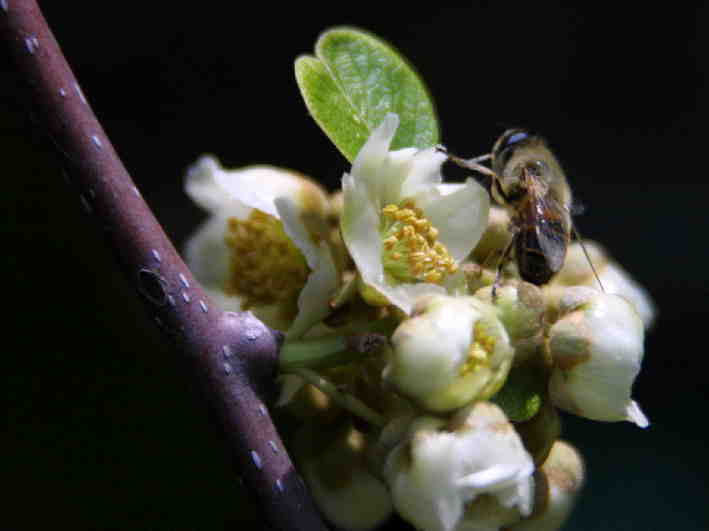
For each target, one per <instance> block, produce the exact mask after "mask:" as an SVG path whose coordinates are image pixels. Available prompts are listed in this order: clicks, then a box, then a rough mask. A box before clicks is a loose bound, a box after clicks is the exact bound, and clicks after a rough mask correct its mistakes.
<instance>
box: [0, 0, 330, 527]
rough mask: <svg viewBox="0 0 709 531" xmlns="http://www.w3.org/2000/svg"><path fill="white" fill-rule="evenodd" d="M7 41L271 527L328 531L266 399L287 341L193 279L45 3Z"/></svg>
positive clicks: (24, 1)
mask: <svg viewBox="0 0 709 531" xmlns="http://www.w3.org/2000/svg"><path fill="white" fill-rule="evenodd" d="M0 38H1V39H2V41H4V43H5V45H6V46H7V47H8V48H9V50H10V52H11V55H12V56H13V58H14V60H15V63H16V64H17V68H18V73H19V75H20V76H22V78H23V79H24V80H25V81H26V82H27V87H28V90H27V93H28V97H29V98H31V101H32V103H33V107H34V109H35V110H36V111H37V118H38V123H39V125H40V127H42V128H43V131H44V132H46V133H47V134H48V135H49V136H50V138H51V139H52V141H53V142H54V144H55V145H56V148H57V151H58V152H59V153H60V155H61V156H62V157H63V161H64V163H65V164H66V169H67V173H68V175H69V176H70V177H71V178H72V179H73V183H74V185H75V186H76V188H77V189H78V192H79V193H80V194H81V197H82V202H83V203H85V204H86V205H87V206H88V208H87V210H89V211H90V212H91V215H92V216H93V222H94V223H95V224H96V225H97V226H99V227H100V228H102V229H103V232H104V235H105V237H106V239H107V241H108V243H109V245H111V247H112V248H113V249H114V251H115V254H116V257H117V260H118V262H119V264H120V266H121V267H122V269H123V270H124V272H125V273H126V275H127V277H128V280H129V282H131V284H132V285H133V286H134V287H135V288H136V291H137V292H138V294H139V295H140V297H141V298H142V300H143V301H144V302H145V305H146V307H147V309H148V311H149V312H150V315H151V316H152V317H153V318H154V320H155V322H156V323H157V324H158V326H159V327H160V328H161V330H162V331H163V333H164V335H165V337H166V339H167V338H170V339H171V340H174V341H175V342H176V343H177V345H178V346H180V347H181V350H182V352H183V353H184V354H185V357H186V358H187V360H188V362H189V363H191V364H192V366H193V370H192V371H190V373H191V374H194V376H195V378H196V379H197V381H198V384H199V387H200V388H201V389H202V390H203V392H204V394H205V395H206V397H207V398H208V400H209V402H210V404H211V406H212V407H213V408H214V410H215V411H216V413H217V418H218V419H219V421H220V424H221V425H220V428H221V429H222V430H223V432H224V433H225V434H226V438H227V444H228V446H229V451H230V453H231V454H233V456H234V457H235V463H236V465H237V473H238V474H239V475H241V476H242V477H243V479H244V481H245V483H246V485H247V487H248V490H250V491H251V492H252V493H253V494H254V495H255V496H256V498H257V499H258V502H259V504H260V506H261V508H262V509H263V516H264V520H265V522H266V523H267V524H269V525H270V527H272V528H274V529H278V530H284V531H285V530H295V529H299V530H324V529H325V526H324V524H323V523H322V520H321V519H320V517H319V514H318V512H317V510H316V509H315V506H314V504H313V503H312V500H311V498H310V496H309V494H308V492H307V490H306V489H305V486H304V484H303V482H302V480H301V479H300V478H299V477H298V475H297V473H296V472H295V470H294V468H293V465H292V463H291V461H290V459H289V457H288V455H287V454H286V452H285V450H284V449H283V445H282V443H281V441H280V438H279V436H278V433H277V432H276V430H275V428H274V426H273V424H272V422H271V419H270V417H269V415H268V412H267V409H266V407H265V403H264V399H263V397H264V396H265V393H266V392H268V391H272V386H273V381H274V376H275V373H276V368H277V357H278V341H279V337H278V336H277V335H276V334H274V333H273V332H272V331H271V330H270V329H268V328H267V327H266V326H264V325H263V323H261V322H260V321H258V320H256V319H254V318H253V317H252V316H251V315H250V314H236V313H230V312H226V313H225V312H222V311H221V310H219V309H218V308H217V307H216V305H214V304H213V303H212V301H211V300H210V299H209V297H208V296H207V295H206V293H205V292H204V291H203V290H202V287H201V286H200V285H199V284H198V283H197V281H196V280H195V279H194V278H193V277H192V274H191V273H190V271H189V270H188V269H187V267H186V266H185V264H184V263H183V261H182V260H181V259H180V257H179V256H178V254H177V252H176V251H175V248H174V247H173V246H172V244H171V243H170V241H169V240H168V239H167V237H166V235H165V233H164V231H163V230H162V227H161V226H160V225H159V224H158V222H157V220H156V219H155V217H154V216H153V214H152V213H151V211H150V209H149V208H148V206H147V204H146V203H145V202H144V201H143V198H142V197H141V195H140V192H139V191H138V189H137V188H136V187H135V185H134V183H133V181H132V180H131V178H130V176H129V175H128V173H127V171H126V169H125V167H124V166H123V164H122V162H121V161H120V160H119V158H118V156H117V155H116V152H115V151H114V149H113V146H112V144H111V142H110V140H109V139H108V137H107V136H106V133H105V132H104V130H103V128H102V127H101V125H100V124H99V122H98V120H97V119H96V116H95V115H94V113H93V111H92V110H91V106H90V105H89V103H88V101H87V99H86V96H85V95H84V94H83V92H82V90H81V88H80V86H79V84H78V82H77V80H76V78H75V77H74V75H73V73H72V72H71V70H70V68H69V66H68V64H67V62H66V60H65V58H64V56H63V55H62V53H61V50H60V49H59V46H58V44H57V42H56V40H55V39H54V36H53V35H52V32H51V30H50V29H49V28H48V26H47V24H46V21H45V20H44V17H43V16H42V13H41V11H40V9H39V7H38V5H37V3H36V1H34V0H2V1H1V2H0ZM127 38H128V37H127ZM67 385H68V384H67ZM175 466H179V463H176V464H175Z"/></svg>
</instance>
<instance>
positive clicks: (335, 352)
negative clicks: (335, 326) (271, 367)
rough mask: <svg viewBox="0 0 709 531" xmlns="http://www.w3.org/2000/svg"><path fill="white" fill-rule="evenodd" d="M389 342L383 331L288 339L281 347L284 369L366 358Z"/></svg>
mask: <svg viewBox="0 0 709 531" xmlns="http://www.w3.org/2000/svg"><path fill="white" fill-rule="evenodd" d="M385 343H386V337H385V336H383V335H381V334H359V335H355V336H328V337H322V338H317V339H308V340H302V341H287V342H286V343H284V344H283V346H282V347H281V356H280V359H279V366H280V369H281V370H282V371H286V372H288V371H292V370H293V369H298V368H310V369H316V368H317V369H323V368H327V367H335V366H338V365H344V364H346V363H349V362H352V361H356V360H359V359H362V358H364V357H366V356H369V355H371V354H373V353H374V352H376V351H377V350H379V348H381V347H382V346H383V345H384V344H385Z"/></svg>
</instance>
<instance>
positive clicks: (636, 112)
mask: <svg viewBox="0 0 709 531" xmlns="http://www.w3.org/2000/svg"><path fill="white" fill-rule="evenodd" d="M12 1H13V0H10V3H12ZM43 4H44V8H45V13H46V15H47V18H48V19H49V22H50V24H51V26H52V27H53V29H54V31H55V34H56V36H57V38H58V40H59V41H60V43H61V44H62V45H63V47H64V52H65V54H66V56H67V57H68V59H69V62H70V63H71V64H72V66H73V67H74V69H75V71H76V74H77V76H78V78H79V80H80V82H81V83H82V85H83V88H84V92H85V93H86V94H87V95H88V98H89V100H90V102H91V104H92V105H93V107H94V109H95V111H96V113H97V114H98V116H99V118H100V119H101V120H102V122H103V125H104V127H105V128H106V131H107V133H108V135H109V136H110V138H111V139H112V141H113V143H114V145H115V146H116V148H117V150H118V152H119V154H120V155H121V156H122V157H123V160H124V162H125V164H126V166H127V167H128V169H129V171H130V172H131V173H132V175H133V177H134V178H135V180H136V181H137V183H138V186H139V188H140V189H141V191H142V192H143V195H144V197H145V198H146V200H147V201H148V203H149V204H150V205H151V207H152V208H153V210H154V212H155V213H156V215H157V217H158V219H159V220H160V221H161V222H162V223H163V225H164V226H165V227H166V229H167V231H168V233H169V234H170V236H171V237H172V238H173V239H174V241H175V242H176V243H178V244H181V243H182V242H183V241H184V239H185V238H186V236H187V235H188V234H189V232H190V231H191V230H192V229H193V228H194V227H195V226H196V224H197V223H198V221H199V220H200V219H201V214H200V212H199V211H198V210H197V209H196V207H194V206H193V205H192V204H191V203H190V201H189V200H188V199H187V198H186V196H185V195H184V193H183V191H182V176H183V173H184V169H185V167H186V166H187V165H188V164H190V163H191V162H192V161H194V160H195V159H196V157H197V156H199V155H200V154H201V153H204V152H211V153H214V154H216V155H218V156H219V157H220V158H221V159H222V160H223V161H224V162H225V163H226V164H227V165H243V164H247V163H253V162H269V163H274V164H279V165H283V166H287V167H291V168H294V169H298V170H300V171H302V172H304V173H307V174H310V175H312V176H313V177H315V178H317V179H319V180H321V181H322V182H323V183H325V184H326V185H327V186H329V187H330V188H333V187H335V186H337V184H338V182H339V178H340V177H341V175H342V173H343V171H345V170H346V169H347V168H348V165H347V163H346V161H345V160H344V159H343V158H342V157H341V156H340V155H339V153H338V152H337V151H336V149H335V148H334V147H333V146H331V144H330V143H329V141H328V140H327V139H326V138H325V136H324V135H323V134H322V133H321V132H320V130H319V129H318V127H317V126H316V125H315V123H314V122H313V121H312V120H311V119H310V118H309V117H308V113H307V111H306V109H305V106H304V104H303V102H302V100H301V98H300V95H299V93H298V90H297V87H296V84H295V81H294V76H293V67H292V64H293V60H294V59H295V57H296V56H297V55H298V54H301V53H309V52H311V50H312V48H313V45H314V43H315V40H316V38H317V35H318V33H319V32H320V31H322V30H323V29H325V28H327V27H330V26H333V25H340V24H350V25H357V26H360V27H363V28H366V29H368V30H370V31H372V32H374V33H375V34H378V35H379V36H381V37H382V38H384V39H386V40H388V41H389V42H391V43H392V44H394V45H395V46H396V47H397V48H399V50H400V51H401V52H402V53H403V54H404V56H405V57H407V58H408V59H409V60H410V61H411V63H412V64H414V65H415V66H416V68H417V69H418V70H419V72H420V74H421V75H422V77H423V78H424V79H425V81H426V82H427V84H428V85H429V87H430V90H431V92H432V96H433V98H434V100H435V102H436V104H437V108H438V113H439V116H440V122H441V125H442V137H443V141H444V143H446V144H447V145H448V147H449V148H450V149H451V150H452V151H453V152H456V153H461V154H464V155H475V154H479V153H481V152H484V151H485V150H487V149H488V148H489V146H490V145H491V143H492V141H493V140H494V139H495V138H496V136H497V135H498V134H499V133H500V132H501V131H502V130H503V129H504V128H505V127H506V126H510V125H522V126H528V127H532V128H534V129H535V130H538V131H540V132H543V133H544V135H545V136H546V137H547V138H548V139H549V140H550V142H551V144H552V145H553V147H554V148H555V150H556V152H557V153H558V155H559V157H560V159H561V160H562V162H563V164H564V166H565V168H566V170H567V173H568V175H569V178H570V181H571V183H572V186H573V187H574V190H575V192H576V195H577V196H578V198H579V199H580V200H581V201H582V203H583V204H585V205H586V206H587V212H586V213H585V214H584V215H583V216H582V217H579V218H578V219H577V223H578V225H579V227H580V229H581V231H582V234H584V235H585V236H587V237H590V238H594V239H597V240H599V241H601V242H602V243H603V244H604V245H606V246H607V248H608V249H609V250H610V251H611V253H612V254H613V255H614V256H615V257H616V258H617V260H618V261H619V262H620V263H621V264H623V265H624V266H625V267H626V268H627V269H628V270H629V271H631V272H632V273H633V275H634V276H635V277H636V278H637V279H638V280H639V281H640V282H641V283H642V284H643V285H645V286H646V287H647V288H648V289H649V291H650V292H651V294H652V296H653V297H654V299H655V301H656V303H657V305H658V307H659V310H660V317H659V320H658V321H657V323H656V326H655V328H654V330H652V331H651V332H650V333H649V334H648V336H647V339H646V359H645V363H644V368H643V371H642V373H641V374H640V377H639V379H638V381H637V383H636V387H635V398H636V399H637V400H638V401H639V402H640V404H641V405H642V407H643V409H644V410H645V412H646V413H647V415H648V416H649V418H650V420H651V421H652V425H651V426H650V428H648V429H647V430H640V429H639V428H636V427H634V426H632V425H630V424H628V423H620V424H604V423H594V422H590V421H585V420H582V419H576V418H571V417H566V418H565V437H566V438H567V439H569V440H570V441H572V442H573V443H574V444H575V445H577V446H578V447H579V448H580V449H581V450H582V452H583V454H584V456H585V457H586V460H587V466H588V476H589V479H588V485H587V489H586V491H585V495H584V497H583V498H582V499H581V502H580V504H579V506H578V508H577V510H576V512H575V513H574V516H573V518H572V520H571V521H570V522H569V524H568V525H567V527H566V528H567V529H576V530H604V531H609V530H616V529H618V530H620V529H643V530H653V529H658V530H660V529H662V530H664V529H667V528H670V527H672V528H676V529H682V530H695V529H696V530H698V529H706V528H707V527H709V509H708V508H707V499H708V497H709V487H708V486H707V485H708V483H709V482H708V481H707V477H708V476H709V459H708V457H707V442H708V438H707V435H706V430H705V427H704V422H705V419H706V417H707V413H706V411H707V410H706V397H707V391H706V384H705V380H706V374H707V372H706V369H705V362H704V358H705V357H706V352H707V346H706V345H707V334H706V332H705V330H706V324H704V323H706V318H707V311H706V306H707V295H709V289H708V288H707V281H706V277H707V264H708V263H709V262H708V261H707V258H708V253H707V235H706V228H707V215H706V211H707V194H708V192H709V187H708V179H707V169H706V168H707V163H706V160H707V157H706V155H705V150H706V149H707V148H706V130H707V125H706V110H707V109H706V105H707V104H706V99H707V98H706V97H707V86H706V83H707V59H708V57H707V53H706V51H705V48H706V47H707V46H708V45H709V43H708V42H707V38H706V34H705V33H704V34H703V33H702V32H703V31H706V29H705V28H706V23H707V20H708V19H707V15H709V10H707V9H706V8H697V9H694V8H693V7H687V6H688V5H690V4H680V3H677V5H678V6H680V5H681V6H683V7H681V8H677V9H673V6H672V5H670V4H661V5H662V7H658V8H649V7H648V6H647V5H645V4H638V5H639V6H640V5H641V6H642V7H638V10H631V9H630V8H628V9H627V10H626V11H623V10H622V9H623V8H621V7H620V6H619V5H616V6H614V7H613V8H612V9H611V8H610V7H609V8H608V9H607V10H605V9H603V10H602V9H600V8H599V9H593V10H578V11H577V10H573V9H567V8H558V7H554V8H552V7H548V8H545V7H543V6H540V4H538V3H532V4H533V5H527V6H526V7H518V6H515V5H513V4H510V3H502V2H500V3H496V4H495V7H491V6H487V5H476V6H474V7H470V8H465V9H445V8H433V7H431V6H428V7H426V8H422V7H414V6H412V5H409V6H408V7H405V8H404V7H402V8H401V9H400V10H399V11H396V12H395V11H394V10H393V9H391V10H389V11H386V12H384V11H382V5H381V3H380V5H379V6H376V5H375V6H367V5H356V4H351V5H348V6H346V8H345V7H343V8H341V9H338V10H331V11H327V10H324V11H318V12H316V11H315V10H314V9H311V8H301V9H295V8H290V7H289V8H283V7H278V6H277V5H276V4H273V3H270V2H269V3H264V5H263V7H262V8H261V7H258V6H248V8H247V7H243V6H242V5H241V4H237V3H234V2H201V3H199V4H197V3H188V5H187V6H185V7H178V6H177V3H174V2H152V3H150V4H151V5H152V6H153V7H149V8H146V7H138V5H139V3H135V2H70V3H68V2H44V3H43ZM617 4H619V3H617ZM619 9H620V10H619ZM3 53H4V52H3ZM0 60H2V61H3V62H2V63H1V64H0V75H1V76H2V77H1V78H0V153H1V154H2V166H0V168H2V170H1V171H2V184H3V193H2V194H0V195H1V201H2V212H3V220H2V236H3V243H4V244H5V248H4V253H3V259H2V263H3V269H4V270H6V271H4V272H3V280H4V282H3V287H2V292H3V295H4V311H5V313H6V315H9V319H10V321H9V326H7V327H3V335H4V336H5V338H6V339H5V341H4V342H3V345H4V347H5V348H4V349H3V350H4V352H3V359H4V361H5V369H4V373H5V375H6V378H5V380H6V383H5V385H4V388H5V392H6V394H7V397H8V403H9V410H8V435H6V437H4V439H5V440H7V441H9V448H8V450H6V452H5V457H6V460H7V463H6V464H5V465H4V466H3V469H4V470H5V471H6V472H5V474H3V475H4V478H5V484H6V489H8V490H10V491H11V494H10V496H9V497H5V499H4V500H3V502H4V503H3V505H4V506H5V507H6V509H5V516H4V517H3V520H4V521H5V522H6V524H8V529H42V528H46V527H47V526H50V527H53V528H57V527H58V528H65V527H66V528H72V529H109V528H111V529H222V528H225V527H229V526H230V525H232V527H233V525H236V524H237V522H240V521H242V520H244V519H245V518H247V517H248V513H249V511H248V510H247V509H246V508H245V506H244V504H242V503H241V502H240V499H241V491H240V487H239V485H238V482H237V480H236V478H235V477H234V476H233V474H232V472H231V469H230V465H229V463H228V461H227V459H226V457H225V455H224V452H223V449H222V446H221V444H220V441H219V437H218V435H217V434H216V433H215V430H214V429H213V427H212V426H211V424H210V420H209V418H208V417H207V416H206V415H205V411H204V408H203V406H202V404H200V403H199V402H198V401H196V400H195V398H194V395H193V393H192V390H191V389H190V387H189V385H188V383H187V382H188V379H187V378H186V377H185V375H184V374H182V372H181V369H180V364H179V363H178V362H177V361H176V359H175V356H174V353H173V352H172V351H171V350H170V349H169V348H168V346H166V345H163V344H162V338H160V337H159V336H158V334H157V332H156V330H155V327H154V326H153V324H152V323H151V322H150V321H149V320H148V319H147V317H146V316H145V314H144V313H143V311H142V308H141V307H140V305H139V304H138V301H137V300H136V298H135V297H134V295H133V293H132V292H131V291H130V290H129V289H128V288H127V286H126V283H125V282H124V280H123V278H122V276H121V275H120V274H119V273H118V272H117V271H116V268H115V266H114V263H113V261H112V257H111V255H110V253H109V252H108V251H107V250H106V249H105V248H104V245H103V242H102V241H101V237H100V231H99V230H97V228H96V227H94V223H93V221H92V220H91V219H90V218H89V217H87V216H85V215H84V214H83V212H82V210H81V206H80V202H79V200H78V197H77V196H76V195H75V193H74V192H73V191H72V190H71V189H70V188H69V187H67V186H66V185H65V183H64V182H63V179H62V177H61V173H60V171H59V169H58V166H57V164H56V158H55V156H54V155H53V154H52V152H51V150H50V149H49V146H48V144H47V142H46V141H45V140H44V139H43V138H42V136H41V134H40V133H38V132H37V131H36V130H34V129H33V127H32V124H31V121H30V119H29V114H28V112H27V111H28V109H27V108H26V106H25V105H24V104H23V103H22V91H21V89H20V86H19V85H18V83H17V80H16V79H15V78H14V77H13V76H12V75H11V69H10V67H9V65H8V63H7V58H6V56H5V55H0ZM4 320H5V322H7V317H5V318H4ZM244 527H247V528H248V527H250V526H249V525H244Z"/></svg>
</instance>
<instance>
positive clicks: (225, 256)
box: [184, 215, 229, 291]
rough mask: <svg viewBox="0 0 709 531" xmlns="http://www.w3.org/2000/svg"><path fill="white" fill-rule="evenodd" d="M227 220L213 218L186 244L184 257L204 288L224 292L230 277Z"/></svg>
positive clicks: (224, 218)
mask: <svg viewBox="0 0 709 531" xmlns="http://www.w3.org/2000/svg"><path fill="white" fill-rule="evenodd" d="M226 226H227V218H226V216H224V215H215V216H212V217H211V218H210V219H209V220H208V221H206V222H205V223H203V224H202V225H201V226H200V227H199V228H198V229H197V231H195V233H194V235H193V236H191V237H190V238H189V239H188V240H187V243H186V244H185V249H184V255H185V262H187V265H188V267H189V268H190V271H192V273H193V274H194V276H195V278H197V280H199V282H200V283H201V284H202V286H203V287H205V288H209V289H212V290H214V291H219V290H222V291H223V290H224V287H225V286H226V281H227V277H228V275H229V249H228V247H227V246H226V244H225V243H224V236H225V233H226Z"/></svg>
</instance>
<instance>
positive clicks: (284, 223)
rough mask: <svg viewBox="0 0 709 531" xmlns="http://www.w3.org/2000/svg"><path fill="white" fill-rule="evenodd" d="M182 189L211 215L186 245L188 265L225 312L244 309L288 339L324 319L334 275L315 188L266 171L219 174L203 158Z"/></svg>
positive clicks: (321, 198)
mask: <svg viewBox="0 0 709 531" xmlns="http://www.w3.org/2000/svg"><path fill="white" fill-rule="evenodd" d="M185 189H186V192H187V194H188V195H189V196H190V197H191V198H192V199H193V200H194V201H195V202H196V203H197V204H198V205H199V206H201V207H202V208H204V209H205V210H206V211H207V212H209V214H210V218H209V219H208V220H207V221H206V222H205V223H204V224H203V225H202V227H201V228H199V229H198V230H197V232H196V233H195V234H194V235H193V236H192V237H191V238H190V239H189V241H188V242H187V244H186V247H185V257H186V261H187V263H188V265H189V267H190V269H191V270H192V272H193V273H194V274H195V276H196V277H197V279H198V280H199V281H200V282H201V283H202V284H203V286H204V288H205V289H206V290H207V292H208V293H209V294H210V296H211V297H212V298H214V299H215V301H216V302H217V303H218V304H219V305H220V306H222V307H223V309H226V310H233V311H239V310H247V309H250V310H252V311H253V312H254V313H255V314H256V316H257V317H259V318H260V319H262V320H263V321H264V322H265V323H266V324H268V325H269V326H272V327H274V328H279V329H288V335H289V337H298V336H300V335H302V334H303V333H304V332H306V331H307V330H308V329H309V328H310V327H311V326H312V325H314V324H316V323H318V322H319V321H320V320H322V318H323V317H325V315H327V312H328V300H329V298H330V296H331V295H332V294H333V292H334V290H335V289H336V288H337V283H338V272H337V269H336V267H335V264H334V261H333V258H332V253H331V250H330V248H329V246H328V244H327V234H328V228H327V225H326V223H325V216H326V215H327V209H328V204H327V197H326V196H325V194H324V192H323V191H322V190H321V189H320V188H319V187H318V186H317V185H316V184H314V183H313V182H311V181H309V180H307V179H306V178H304V177H303V176H301V175H299V174H297V173H294V172H291V171H288V170H284V169H281V168H275V167H272V166H250V167H246V168H242V169H239V170H231V171H230V170H225V169H223V168H222V167H221V166H220V165H219V162H218V161H217V160H216V159H215V158H214V157H211V156H204V157H202V158H200V159H199V160H198V161H197V162H196V163H195V164H194V165H193V166H192V167H191V168H190V169H189V171H188V173H187V178H186V182H185Z"/></svg>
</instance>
